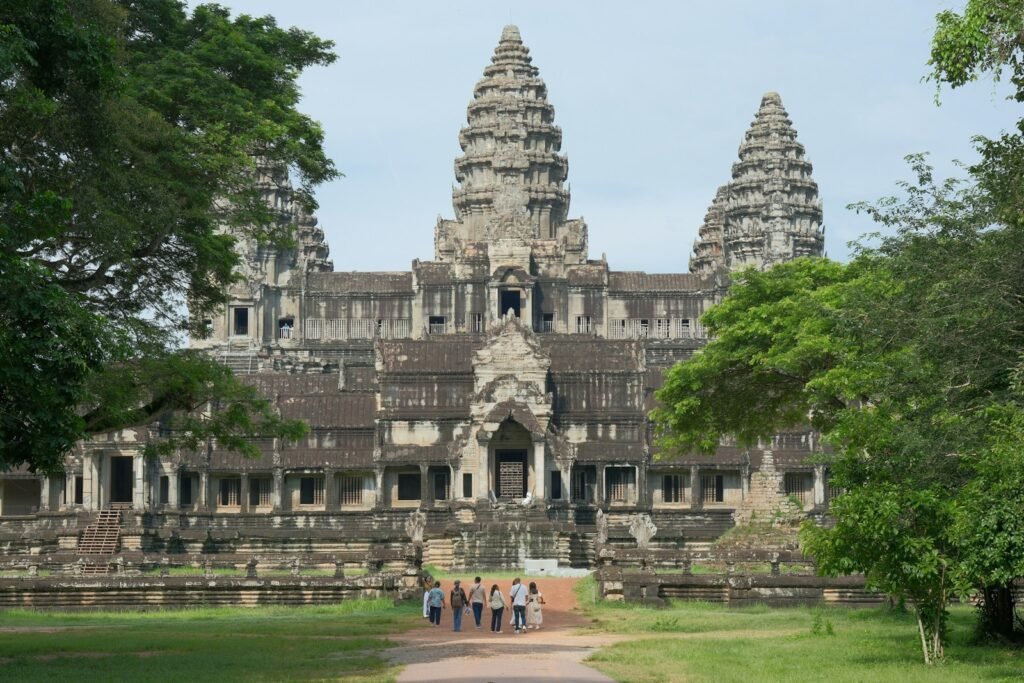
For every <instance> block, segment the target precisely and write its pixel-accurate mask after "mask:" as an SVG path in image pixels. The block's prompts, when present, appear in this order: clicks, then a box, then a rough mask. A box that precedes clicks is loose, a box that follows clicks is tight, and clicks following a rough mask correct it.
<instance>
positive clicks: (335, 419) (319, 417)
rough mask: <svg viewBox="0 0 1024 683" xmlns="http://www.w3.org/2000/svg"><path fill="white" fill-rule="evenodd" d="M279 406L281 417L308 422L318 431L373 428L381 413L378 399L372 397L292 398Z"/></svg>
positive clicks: (338, 395)
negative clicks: (318, 429) (378, 413)
mask: <svg viewBox="0 0 1024 683" xmlns="http://www.w3.org/2000/svg"><path fill="white" fill-rule="evenodd" d="M278 406H279V408H280V410H281V417H283V418H285V419H288V420H305V421H306V422H308V423H309V426H310V427H314V428H316V427H348V428H358V427H364V428H372V427H373V418H374V415H375V414H376V412H377V398H376V396H374V395H373V394H369V393H358V394H335V395H333V396H327V395H320V396H288V397H283V398H282V399H281V400H280V401H279V402H278Z"/></svg>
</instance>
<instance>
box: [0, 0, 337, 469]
mask: <svg viewBox="0 0 1024 683" xmlns="http://www.w3.org/2000/svg"><path fill="white" fill-rule="evenodd" d="M0 38H2V39H0V288H2V290H3V292H4V294H3V296H2V297H0V349H2V350H3V353H4V356H5V358H4V362H3V363H0V467H11V466H17V465H20V464H23V463H27V464H29V465H30V466H32V467H34V468H39V469H42V470H46V471H50V470H55V469H59V468H60V467H61V463H62V460H63V456H64V454H65V453H66V452H67V450H68V449H69V448H70V447H71V445H72V444H73V443H74V442H75V441H77V440H78V439H81V438H82V437H84V436H86V435H88V434H89V433H92V432H95V431H98V430H106V429H116V428H120V427H124V426H129V425H140V424H145V423H146V422H148V421H151V420H153V419H154V418H155V417H157V416H159V415H161V414H163V413H165V412H166V411H170V410H179V411H186V412H188V411H192V410H194V409H196V408H198V407H199V406H202V405H204V404H205V403H208V402H209V401H212V400H222V401H225V402H226V403H224V405H225V406H228V405H230V406H232V407H233V408H234V409H230V410H223V411H220V412H219V414H218V415H219V416H217V417H210V418H209V419H203V420H198V419H194V418H193V419H188V420H186V421H184V422H182V423H181V425H180V427H181V429H182V430H183V431H180V432H179V433H180V435H181V436H182V437H183V438H184V439H185V441H186V442H196V441H197V440H199V439H202V438H205V437H217V438H218V439H220V440H221V441H223V442H225V443H234V444H235V445H237V446H238V447H239V448H241V449H242V450H246V449H247V448H249V447H248V446H247V445H246V442H245V440H244V439H238V438H237V437H240V436H243V435H245V434H252V433H256V432H261V433H279V434H282V435H295V434H297V433H299V432H300V431H301V429H300V428H299V426H298V425H294V424H284V423H282V422H280V421H279V420H278V419H277V418H275V417H274V415H273V414H272V413H271V412H270V411H269V409H268V407H267V405H266V404H265V403H264V402H262V401H260V400H259V399H258V397H257V396H256V395H255V394H254V393H253V392H252V391H249V390H246V389H245V388H244V387H241V386H240V385H238V383H237V382H235V381H234V380H233V378H232V377H231V375H230V373H228V372H227V371H226V370H225V369H223V368H219V367H217V366H214V365H212V364H211V363H209V362H208V361H206V360H205V359H204V358H202V357H201V356H199V355H197V354H191V353H188V352H184V351H179V350H177V349H178V347H179V346H180V342H181V338H182V335H183V334H184V333H185V332H187V331H189V330H190V328H191V331H192V332H193V333H201V330H199V329H198V328H196V327H195V324H194V323H190V320H192V321H198V320H201V319H202V318H203V317H204V316H205V314H207V313H209V312H210V311H212V310H215V309H216V308H217V307H218V306H220V305H222V304H223V303H224V296H225V290H226V286H227V285H228V284H229V283H230V282H232V280H233V278H234V277H235V266H236V265H237V261H238V258H237V255H236V254H235V252H234V251H233V249H232V246H233V244H234V239H235V238H234V237H232V233H233V234H235V235H240V234H245V235H251V236H254V237H256V238H258V239H260V240H263V241H272V242H275V243H277V244H281V245H285V244H287V243H288V240H289V238H290V236H291V231H292V226H290V225H289V224H287V222H285V221H283V220H282V218H281V216H279V215H277V214H276V213H275V210H274V209H273V207H270V206H268V205H267V204H265V203H264V202H263V201H262V200H261V198H260V194H259V191H258V188H257V187H256V185H255V183H254V182H253V179H254V174H255V170H256V163H257V159H258V160H259V163H261V164H267V165H269V166H272V167H277V168H287V169H289V170H290V172H291V174H292V175H293V176H294V177H295V178H297V180H298V183H299V184H298V187H297V189H296V190H295V196H296V199H297V201H299V202H300V204H302V205H304V206H305V207H306V208H308V209H311V208H313V206H314V202H313V198H312V189H313V187H314V186H315V185H316V184H318V183H320V182H322V181H324V180H327V179H330V178H332V177H334V176H335V175H337V173H336V171H335V168H334V166H333V164H332V163H331V162H330V160H329V159H327V157H326V156H325V154H324V151H323V148H322V141H323V134H322V131H321V129H320V127H319V125H318V124H317V123H316V122H314V121H312V120H310V119H309V118H308V117H306V116H305V115H303V114H301V113H300V112H299V111H298V110H297V109H296V105H297V103H298V100H299V91H298V87H297V84H296V80H297V78H298V76H299V74H300V73H301V71H302V70H303V69H305V68H307V67H310V66H314V65H324V64H329V63H330V62H332V61H333V60H334V55H333V53H332V52H331V47H332V46H331V44H330V43H329V42H327V41H323V40H321V39H319V38H317V37H316V36H314V35H312V34H310V33H307V32H305V31H300V30H297V29H288V30H286V29H282V28H280V27H278V26H277V25H276V24H275V22H274V20H273V19H272V18H270V17H263V18H253V17H248V16H244V15H243V16H239V17H236V18H233V19H232V18H231V17H230V15H229V13H228V11H227V10H225V9H224V8H221V7H218V6H216V5H204V6H199V7H197V8H196V9H195V10H194V11H193V12H192V13H191V14H189V13H188V12H187V11H186V8H185V5H184V3H183V2H180V1H178V0H116V1H115V0H74V1H71V0H11V1H9V2H5V3H3V5H2V6H0ZM225 228H230V232H229V231H227V230H225ZM186 304H187V307H186ZM189 309H190V310H191V312H192V314H193V317H192V318H191V319H190V317H189V315H188V310H189Z"/></svg>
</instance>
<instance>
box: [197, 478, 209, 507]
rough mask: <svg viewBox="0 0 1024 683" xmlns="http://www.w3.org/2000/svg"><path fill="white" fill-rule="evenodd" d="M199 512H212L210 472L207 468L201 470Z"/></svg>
mask: <svg viewBox="0 0 1024 683" xmlns="http://www.w3.org/2000/svg"><path fill="white" fill-rule="evenodd" d="M199 510H200V511H201V512H209V511H210V471H209V470H207V469H205V468H204V469H201V470H199Z"/></svg>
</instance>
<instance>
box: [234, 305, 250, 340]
mask: <svg viewBox="0 0 1024 683" xmlns="http://www.w3.org/2000/svg"><path fill="white" fill-rule="evenodd" d="M234 330H235V331H234V334H235V336H237V337H244V336H247V335H248V334H249V309H248V308H236V309H235V327H234Z"/></svg>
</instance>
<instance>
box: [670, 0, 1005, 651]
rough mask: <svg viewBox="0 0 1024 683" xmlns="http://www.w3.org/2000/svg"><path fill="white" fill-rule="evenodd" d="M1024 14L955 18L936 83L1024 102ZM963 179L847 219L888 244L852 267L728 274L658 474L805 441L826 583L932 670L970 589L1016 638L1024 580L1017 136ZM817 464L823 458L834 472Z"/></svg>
mask: <svg viewBox="0 0 1024 683" xmlns="http://www.w3.org/2000/svg"><path fill="white" fill-rule="evenodd" d="M1022 28H1024V4H1022V3H1021V2H1019V1H1014V2H1007V1H1005V0H972V2H969V3H968V6H967V8H966V10H965V11H964V13H963V14H956V13H952V12H944V13H942V14H940V15H939V17H938V28H937V31H936V35H935V42H934V47H933V52H932V61H931V64H932V66H933V69H934V72H933V77H934V78H935V79H936V80H938V81H939V82H940V83H948V84H950V85H952V86H954V87H956V86H959V85H962V84H963V83H965V82H967V81H968V80H971V79H973V78H976V77H978V76H979V75H981V74H984V73H995V74H998V73H999V72H1000V70H1001V69H1009V70H1010V72H1011V80H1012V82H1013V84H1014V85H1015V86H1016V89H1017V90H1016V94H1015V97H1016V98H1017V99H1018V100H1020V101H1024V63H1022V57H1024V50H1022V45H1024V31H1022ZM977 145H978V150H979V152H980V156H981V160H980V162H979V163H978V164H976V165H975V166H973V167H971V168H970V169H968V173H969V179H968V181H967V182H964V183H961V182H957V181H955V180H950V181H946V182H942V183H939V182H936V181H935V179H934V178H933V176H932V172H931V169H930V168H929V167H928V166H927V164H926V163H925V160H924V157H922V156H920V155H918V156H914V157H911V158H910V162H911V165H912V168H913V170H914V172H915V176H916V178H915V180H914V181H912V182H907V183H902V184H901V188H902V190H903V193H902V196H900V197H891V198H887V199H883V200H881V201H880V202H878V203H877V204H875V205H869V204H860V205H857V206H855V207H852V208H855V209H857V210H861V211H867V212H869V213H870V214H871V215H872V216H873V218H874V219H875V220H876V221H877V222H878V223H880V224H881V225H882V226H884V227H885V228H886V230H885V234H884V236H883V235H872V236H869V239H868V240H867V241H866V242H867V243H869V244H871V245H872V246H870V247H868V246H861V247H860V248H859V249H858V250H856V252H855V256H854V258H853V260H852V261H851V263H849V264H847V265H843V264H839V263H834V262H831V261H828V260H825V259H818V260H798V261H795V262H792V263H788V264H783V265H781V266H776V267H775V268H773V269H771V270H770V271H768V272H757V271H749V270H748V271H743V272H740V273H736V274H734V278H733V284H732V286H731V287H730V290H729V295H728V297H726V299H725V300H724V301H723V302H722V303H721V304H719V305H718V306H716V307H714V308H713V309H711V310H710V311H708V312H707V313H706V314H705V316H704V318H703V322H704V324H705V326H706V328H707V329H708V331H709V333H710V334H711V335H712V336H713V337H714V339H713V341H711V342H710V343H709V344H708V345H707V347H705V348H704V349H703V351H702V352H700V353H698V354H696V355H695V357H694V358H693V359H692V360H690V361H688V362H686V363H683V364H681V365H678V366H676V367H674V368H673V369H672V370H671V371H670V372H669V374H668V377H667V381H666V383H665V385H664V387H663V388H662V389H661V391H660V392H659V393H658V398H659V400H660V401H661V403H662V407H661V408H659V409H658V410H656V411H655V412H654V415H653V417H654V419H655V422H656V424H657V426H658V429H659V435H660V441H661V445H662V447H663V450H664V452H665V454H666V455H667V456H669V457H670V456H671V454H672V453H673V452H679V451H681V450H686V451H692V450H699V451H704V452H710V451H712V450H713V449H714V448H715V447H716V446H717V445H718V443H719V441H720V439H721V438H722V437H723V436H725V435H727V434H728V435H734V436H735V437H736V438H737V439H738V440H739V441H740V442H742V443H746V444H753V443H755V442H756V441H757V440H758V439H760V438H767V437H769V436H771V434H772V433H773V432H775V431H777V430H779V429H782V428H786V427H791V426H794V425H800V424H806V423H807V422H808V421H810V423H811V424H812V425H813V426H814V427H815V428H817V429H819V430H820V431H821V432H822V433H823V435H824V437H825V439H826V441H827V442H828V443H829V444H831V446H832V447H833V451H834V452H833V454H832V455H831V456H829V457H828V458H827V459H828V460H829V463H830V466H831V472H832V476H833V481H834V483H835V484H837V485H838V486H840V487H843V488H845V489H846V492H845V493H844V494H843V495H841V496H839V497H838V498H837V499H836V500H835V501H834V502H833V504H832V507H831V514H832V515H833V517H834V519H835V525H834V526H831V527H827V528H818V527H815V526H814V525H805V528H804V530H803V539H804V541H805V543H806V546H807V548H808V549H809V551H810V552H811V553H812V554H813V555H814V556H815V557H816V559H817V560H818V563H819V568H820V569H821V570H822V571H824V572H826V573H830V574H843V573H852V572H862V573H864V574H865V575H866V576H867V578H868V580H869V582H870V583H871V584H872V585H874V586H876V587H879V588H881V589H883V590H885V591H888V592H890V593H894V594H898V595H901V596H903V597H905V598H907V599H908V600H909V601H911V602H912V603H913V604H914V606H915V608H916V609H917V611H918V616H919V623H920V626H921V629H920V630H921V641H922V647H923V651H924V656H925V660H926V661H934V660H935V659H939V658H941V657H942V643H943V638H944V632H945V608H946V604H947V601H948V599H949V597H950V596H951V595H952V594H954V593H957V592H960V593H966V592H971V591H977V593H978V594H979V595H980V597H981V599H982V605H983V607H984V611H983V620H982V623H983V624H984V625H985V627H986V628H987V629H989V630H990V631H992V632H995V633H998V634H999V635H1001V636H1004V637H1007V638H1013V637H1018V634H1017V633H1016V632H1015V628H1014V626H1015V624H1014V605H1013V592H1012V590H1011V587H1010V582H1011V580H1012V579H1013V578H1014V577H1019V576H1022V575H1024V522H1022V516H1021V510H1024V488H1022V487H1020V486H1019V483H1020V482H1021V481H1022V477H1024V462H1022V459H1021V457H1020V454H1021V452H1022V451H1024V429H1022V427H1024V383H1022V381H1021V380H1022V378H1024V259H1022V258H1021V255H1022V254H1024V204H1022V199H1024V190H1022V184H1021V182H1020V178H1021V177H1022V174H1021V172H1020V171H1022V170H1024V123H1021V124H1018V130H1017V131H1015V132H1010V133H1007V134H1005V135H1003V136H1002V137H1001V138H1000V139H998V140H986V139H978V140H977ZM823 457H824V456H823Z"/></svg>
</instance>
